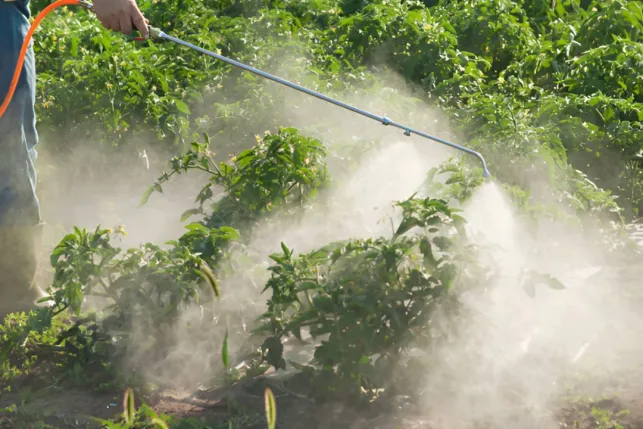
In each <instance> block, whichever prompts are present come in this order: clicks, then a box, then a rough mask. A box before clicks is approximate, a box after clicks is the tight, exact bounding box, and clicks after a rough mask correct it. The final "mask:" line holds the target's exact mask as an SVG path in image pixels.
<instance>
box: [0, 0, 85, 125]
mask: <svg viewBox="0 0 643 429" xmlns="http://www.w3.org/2000/svg"><path fill="white" fill-rule="evenodd" d="M78 3H79V0H57V1H55V2H54V3H52V4H50V5H49V6H47V7H46V8H44V9H43V10H42V11H41V12H40V13H39V14H38V16H36V19H34V21H33V23H32V24H31V27H29V31H28V32H27V37H25V41H24V42H23V43H22V49H20V55H19V56H18V62H17V63H16V69H15V71H14V72H13V79H12V80H11V85H10V86H9V91H8V92H7V95H5V98H4V101H3V102H2V105H1V106H0V118H2V116H3V115H4V113H5V112H6V111H7V108H8V107H9V103H10V102H11V99H12V98H13V93H14V92H15V91H16V87H17V86H18V81H19V80H20V72H21V71H22V66H23V64H24V62H25V56H26V55H27V49H28V48H29V42H30V41H31V38H32V37H33V33H34V31H36V28H38V25H40V21H42V20H43V19H44V18H45V16H47V15H48V14H49V13H50V12H51V11H53V10H54V9H57V8H59V7H61V6H73V5H77V4H78Z"/></svg>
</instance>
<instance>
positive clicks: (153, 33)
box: [0, 0, 490, 177]
mask: <svg viewBox="0 0 643 429" xmlns="http://www.w3.org/2000/svg"><path fill="white" fill-rule="evenodd" d="M74 5H75V6H81V7H83V8H85V9H87V10H89V11H93V9H94V7H93V5H92V4H91V3H89V2H87V1H85V0H57V1H55V2H54V3H52V4H50V5H48V6H47V7H46V8H44V9H43V10H42V11H41V12H40V13H39V14H38V15H37V16H36V18H35V19H34V21H33V23H32V24H31V27H30V28H29V31H28V33H27V37H26V38H25V41H24V43H23V45H22V49H21V51H20V56H19V58H18V62H17V64H16V69H15V72H14V76H13V79H12V81H11V85H10V87H9V91H8V93H7V95H6V97H5V99H4V101H3V103H2V105H0V117H2V115H3V114H4V113H5V111H6V110H7V107H8V106H9V102H10V101H11V97H12V96H13V93H14V91H15V89H16V86H17V84H18V79H19V76H20V71H21V69H22V65H23V63H24V59H25V54H26V53H27V48H28V46H29V42H30V40H31V38H32V37H33V33H34V31H35V30H36V28H37V27H38V25H39V24H40V22H41V21H42V20H43V19H44V18H45V17H46V16H47V15H48V14H49V13H50V12H52V11H53V10H54V9H56V8H59V7H62V6H74ZM148 28H149V33H150V38H151V39H163V40H167V41H170V42H173V43H176V44H179V45H181V46H184V47H186V48H189V49H192V50H194V51H197V52H200V53H202V54H204V55H207V56H209V57H212V58H215V59H217V60H220V61H224V62H226V63H228V64H230V65H233V66H235V67H238V68H240V69H243V70H245V71H248V72H250V73H253V74H256V75H258V76H261V77H263V78H266V79H269V80H272V81H273V82H277V83H280V84H282V85H285V86H287V87H289V88H292V89H295V90H297V91H300V92H303V93H304V94H307V95H310V96H313V97H316V98H318V99H320V100H323V101H326V102H328V103H331V104H334V105H336V106H339V107H342V108H344V109H346V110H350V111H351V112H353V113H357V114H359V115H362V116H365V117H367V118H369V119H373V120H375V121H378V122H380V123H381V124H382V125H386V126H392V127H395V128H399V129H401V130H403V131H404V135H406V136H411V134H415V135H418V136H420V137H424V138H426V139H430V140H433V141H435V142H438V143H442V144H444V145H447V146H450V147H452V148H455V149H457V150H460V151H462V152H467V153H469V154H471V155H473V156H475V157H477V158H478V159H479V160H480V163H481V164H482V171H483V174H484V177H489V176H490V173H489V170H488V169H487V163H486V161H485V159H484V157H483V156H482V155H481V154H480V153H478V152H476V151H474V150H472V149H469V148H467V147H464V146H460V145H457V144H455V143H451V142H449V141H446V140H443V139H441V138H439V137H435V136H432V135H430V134H427V133H425V132H422V131H419V130H415V129H413V128H410V127H407V126H405V125H402V124H399V123H397V122H395V121H392V120H390V119H388V118H386V117H383V116H379V115H375V114H373V113H370V112H367V111H365V110H362V109H359V108H357V107H354V106H351V105H349V104H346V103H343V102H341V101H339V100H336V99H334V98H331V97H328V96H326V95H324V94H321V93H319V92H316V91H313V90H310V89H308V88H305V87H303V86H301V85H297V84H295V83H292V82H289V81H287V80H285V79H282V78H280V77H277V76H274V75H271V74H269V73H266V72H263V71H261V70H258V69H256V68H254V67H251V66H248V65H246V64H243V63H240V62H238V61H235V60H232V59H230V58H227V57H224V56H223V55H219V54H217V53H214V52H212V51H208V50H207V49H203V48H200V47H198V46H195V45H193V44H191V43H189V42H186V41H184V40H181V39H178V38H176V37H173V36H170V35H169V34H166V33H164V32H163V31H162V30H160V29H158V28H155V27H152V26H148ZM134 40H135V41H143V38H141V37H134Z"/></svg>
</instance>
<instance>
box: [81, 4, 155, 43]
mask: <svg viewBox="0 0 643 429" xmlns="http://www.w3.org/2000/svg"><path fill="white" fill-rule="evenodd" d="M93 3H94V11H95V12H96V16H97V17H98V19H99V20H100V22H101V23H102V24H103V27H105V28H107V29H109V30H114V31H120V32H121V33H123V34H127V35H129V34H131V33H132V27H136V29H137V30H138V31H139V32H140V33H141V36H142V37H144V38H146V39H147V38H148V37H149V31H148V28H147V23H146V21H145V18H144V17H143V14H142V13H141V11H140V10H139V8H138V5H137V4H136V0H94V2H93Z"/></svg>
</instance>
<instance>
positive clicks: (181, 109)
mask: <svg viewBox="0 0 643 429" xmlns="http://www.w3.org/2000/svg"><path fill="white" fill-rule="evenodd" d="M174 104H175V105H176V108H177V109H179V112H181V113H185V114H186V115H190V114H191V113H192V112H191V111H190V108H189V107H188V105H187V104H185V103H184V102H183V101H181V100H179V99H175V100H174Z"/></svg>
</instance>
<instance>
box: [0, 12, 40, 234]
mask: <svg viewBox="0 0 643 429" xmlns="http://www.w3.org/2000/svg"><path fill="white" fill-rule="evenodd" d="M29 17H30V13H29V0H16V1H13V2H5V1H4V0H0V41H1V42H0V102H1V101H2V100H4V97H5V95H6V94H7V91H8V90H9V85H10V83H11V79H12V78H13V74H14V70H15V67H16V62H17V61H18V55H19V53H20V49H21V47H22V43H23V41H24V39H25V36H26V35H27V31H28V30H29ZM35 102H36V64H35V58H34V52H33V47H30V49H29V50H28V52H27V56H26V58H25V62H24V66H23V68H22V72H21V74H20V80H19V81H18V85H17V87H16V91H15V93H14V95H13V98H12V100H11V103H10V104H9V108H8V109H7V111H6V112H5V114H4V115H3V116H2V117H1V118H0V227H12V226H22V227H24V226H29V225H37V224H39V223H40V221H41V219H40V203H39V201H38V198H37V196H36V170H35V161H36V156H37V153H36V145H37V144H38V133H37V131H36V112H35Z"/></svg>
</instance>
